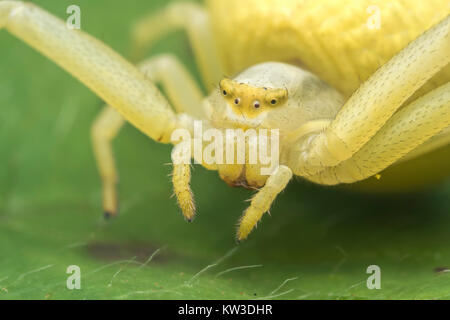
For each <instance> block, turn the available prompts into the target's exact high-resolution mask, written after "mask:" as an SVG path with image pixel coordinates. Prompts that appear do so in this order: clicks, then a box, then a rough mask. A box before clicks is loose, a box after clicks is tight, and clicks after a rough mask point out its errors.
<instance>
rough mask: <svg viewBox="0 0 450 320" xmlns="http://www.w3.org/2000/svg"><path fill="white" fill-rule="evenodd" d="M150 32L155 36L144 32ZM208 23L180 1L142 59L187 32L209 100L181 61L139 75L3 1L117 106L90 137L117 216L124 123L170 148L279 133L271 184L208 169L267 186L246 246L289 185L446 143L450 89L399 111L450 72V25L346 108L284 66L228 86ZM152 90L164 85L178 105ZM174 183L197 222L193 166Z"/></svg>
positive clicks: (254, 71) (46, 18)
mask: <svg viewBox="0 0 450 320" xmlns="http://www.w3.org/2000/svg"><path fill="white" fill-rule="evenodd" d="M148 23H150V24H151V25H152V26H153V28H151V29H145V28H143V27H142V26H145V25H147V24H148ZM209 23H210V22H209V19H208V14H207V12H206V11H205V10H203V9H202V8H201V7H199V6H196V5H191V4H186V3H183V4H177V5H173V6H171V7H170V10H167V11H163V12H162V13H160V14H159V15H156V16H152V17H150V18H149V20H147V21H145V22H144V23H143V24H142V25H138V26H137V27H136V29H135V35H136V37H135V39H136V40H137V46H136V48H138V49H139V48H141V47H143V46H145V45H146V44H147V42H149V43H150V42H152V41H153V40H155V39H156V38H159V37H160V36H161V35H163V34H165V33H166V32H167V31H169V30H171V29H173V28H176V27H184V28H186V29H187V30H188V35H189V38H190V40H191V43H192V44H193V48H194V52H195V56H196V60H197V63H198V65H199V69H200V71H201V74H202V77H203V81H204V83H205V85H206V86H207V87H208V88H209V89H210V92H211V93H210V95H209V96H207V97H203V95H202V93H201V90H200V89H199V88H198V86H197V84H196V83H195V81H194V80H193V79H192V78H191V76H190V75H189V74H188V72H187V71H186V70H185V69H184V68H183V66H182V65H181V64H180V63H179V62H178V61H177V60H176V59H175V58H174V57H173V56H170V55H163V56H159V57H154V58H152V59H150V60H147V61H144V62H143V63H141V64H140V65H139V66H138V67H135V66H133V65H132V64H130V63H129V62H127V61H126V60H125V59H123V58H122V57H121V56H120V55H118V54H117V53H115V52H114V51H113V50H111V49H110V48H109V47H107V46H106V45H104V44H103V43H101V42H99V41H98V40H96V39H94V38H93V37H91V36H89V35H87V34H85V33H83V32H82V31H78V30H69V29H67V28H66V25H65V23H63V22H62V21H60V20H59V19H57V18H55V17H54V16H52V15H50V14H49V13H47V12H45V11H43V10H42V9H40V8H38V7H36V6H34V5H32V4H28V3H23V2H19V1H0V28H5V29H6V30H8V31H9V32H10V33H12V34H13V35H15V36H16V37H18V38H19V39H22V40H23V41H25V42H26V43H28V44H29V45H30V46H32V47H34V48H35V49H36V50H38V51H40V52H41V53H42V54H44V55H46V56H47V57H49V58H50V59H51V60H53V61H54V62H55V63H57V64H58V65H60V66H61V67H62V68H64V69H65V70H67V71H68V72H69V73H71V74H72V75H73V76H74V77H76V78H77V79H79V80H80V81H81V82H83V83H84V84H85V85H86V86H88V87H89V88H90V89H91V90H92V91H94V92H95V93H96V94H97V95H98V96H99V97H101V98H102V99H103V100H104V101H105V102H106V103H107V104H108V105H109V106H110V107H106V108H105V109H104V110H103V111H102V113H101V114H100V115H99V117H98V119H97V120H96V122H95V124H94V126H93V130H92V137H93V142H94V150H95V154H96V157H97V161H98V166H99V169H100V173H101V177H102V181H103V205H104V208H105V211H106V212H108V213H109V214H115V213H116V211H117V204H116V201H117V200H116V199H117V195H116V189H115V188H116V186H115V185H116V183H117V173H116V169H115V166H114V160H113V156H112V151H111V146H110V141H111V139H113V138H114V137H115V136H116V134H117V133H118V131H119V129H120V127H121V126H122V124H123V123H124V120H126V121H128V122H130V123H131V124H133V125H134V126H135V127H136V128H138V129H139V130H141V131H142V132H143V133H145V134H146V135H148V136H149V137H150V138H152V139H154V140H156V141H159V142H162V143H170V142H171V134H172V133H173V131H174V130H175V129H179V128H184V129H186V130H187V131H189V132H192V131H193V123H194V121H195V120H201V121H203V123H204V125H205V127H209V128H216V129H218V130H224V129H226V128H242V129H248V128H255V127H258V128H268V129H279V131H280V137H281V141H280V161H279V163H280V164H279V166H277V167H276V168H275V169H274V170H273V172H272V173H271V174H270V175H269V176H264V175H261V174H260V172H259V169H260V164H256V165H255V164H252V165H250V164H205V163H202V165H204V166H205V167H207V168H208V169H211V170H217V171H218V172H219V174H220V177H221V178H222V179H224V180H225V181H226V182H227V183H229V184H231V185H243V186H247V187H252V188H259V190H258V192H257V193H256V194H255V196H254V197H253V198H252V200H251V203H250V206H249V207H248V209H247V210H246V211H245V213H244V215H243V216H242V218H241V221H240V224H239V228H238V232H237V239H238V240H242V239H245V238H246V237H247V236H248V234H249V233H250V232H251V230H252V229H253V228H254V227H255V226H256V224H257V222H258V221H259V220H260V219H261V217H262V215H263V214H264V213H265V212H267V211H268V210H269V208H270V206H271V204H272V202H273V201H274V199H275V198H276V196H277V195H278V194H279V193H280V192H281V191H282V190H283V189H284V188H285V187H286V185H287V184H288V182H289V181H290V180H291V178H292V176H293V175H297V176H301V177H304V178H306V179H308V180H310V181H313V182H316V183H320V184H325V185H334V184H338V183H352V182H356V181H360V180H363V179H366V178H368V177H370V176H372V175H374V174H377V173H378V172H380V171H381V170H383V169H384V168H386V167H388V166H390V165H391V164H393V163H395V162H397V161H400V160H402V159H405V158H411V157H414V156H417V155H419V154H422V153H424V152H428V151H430V150H433V149H435V148H437V147H439V146H442V145H445V144H447V143H448V142H449V141H450V133H449V131H450V130H449V129H448V127H449V126H450V83H448V82H447V83H445V84H444V85H442V86H440V87H438V88H436V89H434V90H432V91H431V92H429V93H427V94H426V95H423V96H422V97H420V98H418V99H417V100H415V101H413V102H411V103H409V104H408V105H406V106H404V107H403V108H401V109H400V110H399V108H400V106H402V104H403V103H404V102H405V101H407V99H408V98H409V97H411V96H412V94H413V93H414V92H415V91H416V90H418V89H419V88H420V87H421V86H422V85H423V84H424V83H425V82H426V81H427V80H428V79H430V78H431V77H432V76H433V75H434V74H436V73H437V72H438V71H439V70H441V69H443V68H444V67H445V66H446V65H447V64H448V63H449V61H450V54H449V52H450V17H447V18H445V19H444V20H442V21H441V22H440V23H438V24H437V25H435V26H433V27H432V28H430V29H429V30H428V31H426V32H425V33H424V34H422V35H421V36H420V37H418V38H417V39H415V40H414V41H413V42H411V43H410V44H409V45H408V46H407V47H405V48H404V49H403V50H402V51H400V52H399V53H398V54H397V55H395V56H394V57H393V58H392V59H391V60H389V61H388V62H387V63H386V64H384V65H383V66H382V67H381V68H379V69H378V70H377V71H376V72H375V73H374V74H373V75H372V76H371V77H370V78H369V79H368V80H367V81H365V82H364V83H363V84H362V85H361V86H360V88H359V89H358V90H357V91H356V92H355V93H354V94H353V95H352V96H351V97H350V98H349V99H348V100H347V101H344V98H343V97H342V96H341V94H340V93H339V92H337V91H336V90H334V89H333V88H331V87H330V86H329V85H327V84H326V83H324V82H323V81H321V80H320V79H319V78H318V77H316V76H315V75H313V74H311V73H309V72H307V71H305V70H302V69H301V68H299V67H297V66H293V65H288V64H285V63H280V62H265V63H261V64H257V65H255V66H252V67H250V68H248V69H247V70H244V71H243V72H241V73H240V74H238V75H237V76H235V77H233V78H226V79H222V76H221V75H222V69H221V62H220V59H219V55H218V52H217V50H216V47H215V45H214V38H213V35H212V33H211V28H210V27H209ZM136 52H139V50H137V51H136ZM155 83H160V84H161V85H162V86H163V87H164V89H165V91H166V94H167V96H168V98H169V101H170V103H169V102H168V101H167V100H166V98H165V97H164V96H163V95H162V94H161V93H160V92H159V91H158V89H157V88H156V86H155ZM212 84H218V88H214V86H212ZM111 107H112V108H111ZM180 152H181V153H183V149H182V148H180V145H179V144H177V145H175V147H174V150H173V153H172V154H175V153H180ZM172 181H173V185H174V190H175V194H176V196H177V198H178V202H179V205H180V207H181V209H182V211H183V214H184V216H185V217H186V218H187V219H188V220H192V218H193V217H194V214H195V206H194V202H193V197H192V192H191V190H190V187H189V181H190V166H189V164H185V163H178V164H174V169H173V177H172Z"/></svg>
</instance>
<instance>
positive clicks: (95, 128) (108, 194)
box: [91, 106, 125, 217]
mask: <svg viewBox="0 0 450 320" xmlns="http://www.w3.org/2000/svg"><path fill="white" fill-rule="evenodd" d="M124 122H125V121H124V118H123V117H122V116H121V115H120V114H119V113H118V112H117V111H116V110H115V109H113V108H111V107H108V106H107V107H105V108H103V110H102V111H101V113H100V114H99V115H98V116H97V119H96V120H95V122H94V124H93V125H92V130H91V136H92V146H93V149H94V155H95V158H96V161H97V166H98V170H99V172H100V177H101V179H102V183H103V187H102V191H103V192H102V197H103V211H104V213H105V216H106V217H110V216H115V215H116V214H117V207H118V205H117V203H118V201H117V190H116V184H117V182H118V174H117V169H116V166H115V161H114V156H113V152H112V145H111V144H112V140H113V139H114V138H115V137H116V136H117V133H118V132H119V130H120V128H121V127H122V125H123V124H124Z"/></svg>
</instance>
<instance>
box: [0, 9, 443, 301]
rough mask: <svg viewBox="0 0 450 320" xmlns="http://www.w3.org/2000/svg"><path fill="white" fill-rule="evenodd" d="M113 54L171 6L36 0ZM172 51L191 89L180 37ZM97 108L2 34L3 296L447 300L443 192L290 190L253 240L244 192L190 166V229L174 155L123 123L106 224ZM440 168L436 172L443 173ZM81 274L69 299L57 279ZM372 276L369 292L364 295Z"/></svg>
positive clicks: (76, 86) (160, 48)
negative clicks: (95, 137) (372, 269)
mask: <svg viewBox="0 0 450 320" xmlns="http://www.w3.org/2000/svg"><path fill="white" fill-rule="evenodd" d="M33 2H34V3H36V4H38V5H39V6H41V7H43V8H45V9H47V10H48V11H50V12H51V13H53V14H55V15H57V16H59V17H61V18H64V19H65V18H66V17H67V14H66V8H67V7H68V6H69V5H72V4H76V5H79V6H80V7H81V15H82V18H81V19H82V20H81V27H82V29H83V30H84V31H86V32H88V33H90V34H91V35H93V36H95V37H97V38H98V39H100V40H101V41H103V42H105V43H106V44H108V45H109V46H111V47H112V48H113V49H115V50H117V51H118V52H119V53H121V54H122V55H124V56H125V57H128V56H129V48H130V46H129V30H130V27H131V24H132V23H133V22H134V21H135V20H136V19H138V18H139V17H142V16H143V15H144V14H146V13H147V12H151V11H152V10H156V9H158V8H162V7H163V6H165V5H167V3H169V2H170V1H164V0H152V1H139V0H128V1H107V0H95V1H92V0H90V1H88V0H83V1H74V0H70V1H66V0H42V1H37V0H36V1H33ZM166 52H171V53H174V54H175V55H176V56H177V57H179V58H180V59H181V61H183V63H184V64H185V65H186V66H187V67H188V69H189V70H190V71H191V72H192V73H193V74H194V75H195V76H196V77H197V79H198V72H197V70H196V68H195V65H194V63H193V56H192V52H191V49H190V47H189V43H188V41H187V38H186V36H185V34H184V33H183V32H178V33H174V34H172V35H171V36H170V37H168V38H166V39H164V40H162V41H160V42H159V43H158V45H157V46H156V47H155V48H152V50H151V51H150V52H148V54H149V55H152V54H157V53H166ZM102 106H103V103H102V101H101V100H100V99H99V98H98V97H96V96H95V95H94V94H93V93H92V92H90V91H89V90H88V89H87V88H86V87H84V86H83V85H82V84H81V83H79V82H78V81H77V80H75V79H73V78H72V77H71V76H70V75H68V74H67V73H66V72H64V71H63V70H61V69H60V68H59V67H57V66H56V65H55V64H54V63H52V62H51V61H49V60H48V59H46V58H44V57H43V56H41V55H40V54H38V53H37V52H35V51H34V50H33V49H31V48H29V47H28V46H26V45H25V44H23V43H22V42H21V41H20V40H18V39H16V38H14V37H13V36H11V35H10V34H9V33H7V32H6V31H4V30H3V31H1V32H0V123H1V125H0V299H16V298H35V299H66V298H74V299H79V298H87V299H99V298H100V299H101V298H113V299H122V298H130V299H141V298H142V299H258V298H273V299H378V298H380V299H381V298H382V299H391V298H400V299H404V298H417V299H422V298H426V299H445V298H450V273H448V272H446V271H447V267H450V247H449V246H448V243H449V240H450V214H449V213H450V201H449V199H450V181H449V179H447V180H446V181H444V182H443V183H439V184H435V185H433V186H432V187H430V188H427V189H423V190H420V191H417V192H414V193H408V194H391V195H376V194H368V193H361V192H358V191H357V190H356V189H357V188H356V187H348V188H345V189H344V188H336V187H333V188H329V187H320V186H315V185H312V184H310V183H308V182H305V181H303V180H301V179H296V181H292V182H291V183H290V185H289V187H288V188H287V190H286V191H285V192H284V193H283V194H282V195H281V196H279V197H278V198H277V201H276V203H275V205H274V207H273V208H272V210H271V215H265V216H264V217H263V219H262V222H261V223H260V224H259V226H258V228H257V229H256V230H255V231H254V232H253V233H252V234H251V235H250V237H249V239H248V240H247V241H245V242H244V243H241V244H240V245H239V246H237V245H236V244H235V241H234V236H235V230H236V223H237V220H238V218H239V217H240V216H241V214H242V212H243V210H244V209H245V208H246V206H247V203H246V202H245V200H246V199H248V198H249V197H250V196H251V195H252V194H253V192H252V191H248V190H245V189H241V188H231V187H228V186H227V185H226V184H225V183H224V182H223V181H222V180H220V179H219V177H218V175H217V173H216V172H209V171H206V170H205V169H204V168H202V167H199V166H195V170H194V171H193V178H192V187H193V191H194V194H195V198H196V202H197V207H198V216H197V218H196V220H195V221H194V222H193V223H191V224H188V223H186V222H185V221H184V219H183V218H182V216H181V213H180V211H179V209H178V207H177V205H176V201H175V199H174V198H171V194H172V186H171V182H170V178H169V177H168V174H169V173H170V169H171V168H170V166H167V165H165V164H167V163H169V162H170V151H171V147H170V146H168V145H162V144H158V143H155V142H153V141H151V140H149V139H148V138H147V137H145V136H144V135H143V134H141V133H140V132H138V131H137V130H136V129H134V128H133V127H132V126H130V125H126V126H125V127H124V128H123V129H122V131H121V133H120V135H119V137H118V138H117V140H116V141H115V142H114V152H115V156H116V162H117V166H118V169H119V173H120V185H119V192H120V193H119V196H120V215H119V216H118V217H117V218H116V219H113V220H109V221H105V220H104V219H103V215H102V208H101V189H100V187H101V183H100V179H99V176H98V174H97V169H96V166H95V161H94V158H93V153H92V150H91V143H90V126H91V124H92V122H93V120H94V118H95V116H96V115H97V113H98V112H99V111H100V109H101V107H102ZM445 161H448V159H447V160H445ZM69 265H78V266H79V267H80V268H81V290H68V289H67V288H66V279H67V277H68V276H69V275H68V274H66V269H67V267H68V266H69ZM369 265H378V266H380V268H381V290H369V289H367V287H366V280H367V278H368V277H369V276H370V275H369V274H366V269H367V267H368V266H369Z"/></svg>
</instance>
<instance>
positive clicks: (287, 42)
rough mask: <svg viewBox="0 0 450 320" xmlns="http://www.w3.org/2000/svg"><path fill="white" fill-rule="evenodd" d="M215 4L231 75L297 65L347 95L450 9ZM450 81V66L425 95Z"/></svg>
mask: <svg viewBox="0 0 450 320" xmlns="http://www.w3.org/2000/svg"><path fill="white" fill-rule="evenodd" d="M208 4H209V7H210V12H211V14H212V15H213V18H212V21H213V22H214V28H215V30H214V33H215V34H216V35H217V39H218V42H219V43H218V44H219V46H220V52H221V54H222V59H223V61H224V64H225V68H226V71H227V72H228V74H234V73H236V72H238V71H241V70H243V69H245V68H247V67H249V66H251V65H254V64H256V63H260V62H264V61H285V62H296V63H300V64H301V65H302V66H303V67H304V68H306V69H308V70H310V71H312V72H313V73H314V74H316V75H318V76H319V77H320V78H322V79H323V80H325V81H326V82H328V83H329V84H330V85H332V86H333V87H334V88H336V89H338V90H339V91H340V92H341V93H343V94H344V95H345V96H349V95H350V94H351V93H352V92H354V91H355V90H356V89H357V88H358V86H359V85H360V83H361V82H362V81H364V80H366V79H367V78H368V77H369V76H370V75H371V74H372V73H373V72H374V71H375V70H376V69H377V68H378V67H379V66H381V65H383V64H384V63H385V62H386V61H388V60H389V59H390V58H391V57H393V56H394V55H395V54H396V53H397V52H398V51H400V50H401V49H402V48H404V47H405V46H406V45H407V44H408V43H409V42H411V41H412V40H414V39H415V38H416V37H417V36H419V35H420V34H422V33H423V32H424V31H425V30H427V29H428V28H430V27H431V26H433V25H434V24H436V23H438V22H439V21H441V20H442V19H443V18H445V17H446V16H447V15H448V14H450V2H449V1H448V0H428V1H422V0H395V1H392V0H385V1H372V0H314V1H308V0H246V1H241V0H209V1H208ZM374 20H377V21H375V23H374ZM377 22H379V24H377ZM449 80H450V66H448V67H447V68H446V69H444V70H443V71H441V72H440V73H439V74H438V75H436V76H435V77H434V78H433V79H431V80H430V82H429V83H428V84H427V88H424V90H423V91H422V92H421V94H423V92H424V91H429V90H430V89H431V88H434V87H436V86H437V85H439V84H443V83H444V82H447V81H449Z"/></svg>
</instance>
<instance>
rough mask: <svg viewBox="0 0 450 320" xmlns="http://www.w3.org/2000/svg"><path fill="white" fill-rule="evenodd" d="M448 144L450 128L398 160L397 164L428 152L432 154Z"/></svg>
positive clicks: (449, 142)
mask: <svg viewBox="0 0 450 320" xmlns="http://www.w3.org/2000/svg"><path fill="white" fill-rule="evenodd" d="M448 144H450V127H447V128H446V129H444V130H442V131H441V132H440V133H439V134H437V135H435V136H433V137H431V138H430V139H428V140H427V141H425V142H424V143H423V144H421V145H420V146H419V147H417V148H416V149H414V150H412V151H411V152H409V153H407V154H406V155H405V156H404V157H403V158H401V159H400V160H398V161H397V163H399V162H404V161H408V160H411V159H414V158H417V157H419V156H421V155H424V154H426V153H428V152H432V151H434V150H436V149H439V148H442V147H444V146H446V145H448Z"/></svg>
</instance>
